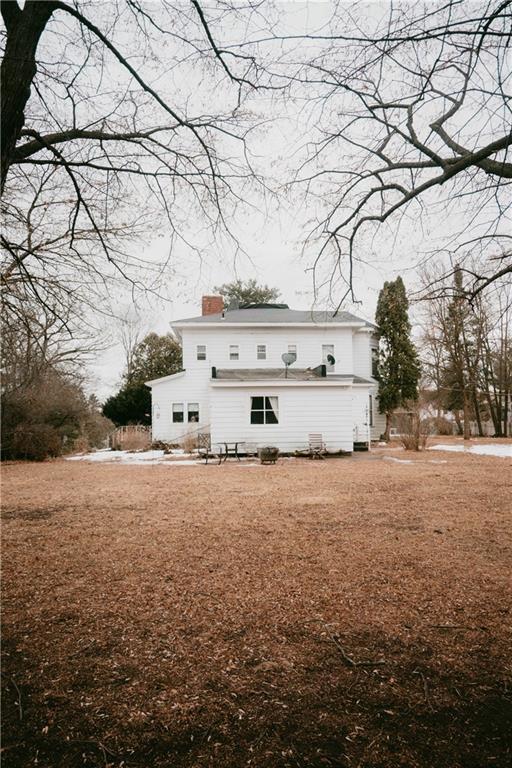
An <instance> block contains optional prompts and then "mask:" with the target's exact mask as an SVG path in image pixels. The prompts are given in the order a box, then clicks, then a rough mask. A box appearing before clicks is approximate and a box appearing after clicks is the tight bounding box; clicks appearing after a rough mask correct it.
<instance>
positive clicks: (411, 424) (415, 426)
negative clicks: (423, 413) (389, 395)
mask: <svg viewBox="0 0 512 768" xmlns="http://www.w3.org/2000/svg"><path fill="white" fill-rule="evenodd" d="M407 415H408V419H407V421H406V422H404V423H407V424H408V426H407V428H406V429H404V431H403V432H402V433H401V434H400V435H399V440H400V442H401V443H402V445H403V447H404V448H405V450H406V451H421V450H423V449H424V448H425V445H426V444H427V431H426V429H425V423H424V422H422V421H421V419H420V417H419V414H418V412H415V413H410V414H407Z"/></svg>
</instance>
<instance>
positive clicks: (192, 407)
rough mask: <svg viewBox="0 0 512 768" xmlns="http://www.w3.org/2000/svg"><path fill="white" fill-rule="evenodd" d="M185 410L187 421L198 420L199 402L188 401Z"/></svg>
mask: <svg viewBox="0 0 512 768" xmlns="http://www.w3.org/2000/svg"><path fill="white" fill-rule="evenodd" d="M187 412H188V420H189V421H199V403H189V404H188V408H187Z"/></svg>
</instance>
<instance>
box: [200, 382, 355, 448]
mask: <svg viewBox="0 0 512 768" xmlns="http://www.w3.org/2000/svg"><path fill="white" fill-rule="evenodd" d="M253 395H255V396H260V397H261V396H262V395H265V396H269V397H271V396H275V397H278V398H279V424H251V422H250V408H251V396H253ZM351 395H352V393H351V389H350V388H349V387H330V386H327V387H321V386H311V387H308V386H293V387H279V386H277V385H274V386H268V385H266V386H265V385H263V384H262V385H259V384H258V385H257V386H251V387H243V388H231V387H225V388H224V387H219V386H213V387H212V392H211V434H212V443H218V442H223V441H228V442H231V441H240V442H248V443H255V444H256V445H275V446H277V447H278V448H279V449H280V450H281V451H294V450H297V449H302V448H306V447H307V445H308V435H309V433H311V432H321V433H322V435H323V438H324V440H325V442H326V444H327V450H329V451H337V450H345V451H351V450H352V447H353V439H352V399H351Z"/></svg>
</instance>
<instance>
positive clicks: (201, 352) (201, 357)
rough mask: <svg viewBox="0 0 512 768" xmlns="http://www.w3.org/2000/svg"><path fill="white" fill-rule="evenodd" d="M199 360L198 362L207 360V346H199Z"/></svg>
mask: <svg viewBox="0 0 512 768" xmlns="http://www.w3.org/2000/svg"><path fill="white" fill-rule="evenodd" d="M197 359H198V360H206V345H205V344H198V345H197Z"/></svg>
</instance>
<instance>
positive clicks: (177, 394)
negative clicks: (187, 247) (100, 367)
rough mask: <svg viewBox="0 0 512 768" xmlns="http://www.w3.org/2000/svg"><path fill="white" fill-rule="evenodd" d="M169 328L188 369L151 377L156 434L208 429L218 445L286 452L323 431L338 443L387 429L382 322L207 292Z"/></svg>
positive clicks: (344, 445)
mask: <svg viewBox="0 0 512 768" xmlns="http://www.w3.org/2000/svg"><path fill="white" fill-rule="evenodd" d="M172 327H173V330H174V332H175V333H176V335H177V336H179V337H180V338H181V342H182V345H183V366H184V370H183V371H181V372H180V373H175V374H172V375H170V376H164V377H162V378H159V379H155V380H153V381H148V382H146V384H147V386H148V387H151V394H152V432H153V440H162V441H166V442H179V441H180V439H182V438H183V437H185V436H186V435H187V434H190V433H192V432H194V431H196V432H209V433H210V434H211V441H212V443H213V444H214V443H222V442H225V441H229V442H235V441H238V442H246V443H251V444H253V445H274V446H277V447H278V448H280V449H281V451H285V452H287V451H294V450H297V449H302V448H304V447H305V446H307V443H308V435H309V434H310V433H321V434H322V436H323V439H324V441H325V443H326V447H327V450H328V451H332V452H335V451H339V450H345V451H352V450H353V448H354V444H357V443H363V444H364V443H368V441H369V439H370V438H373V439H374V438H378V437H379V435H380V434H381V432H383V430H384V420H383V417H382V416H380V414H379V413H378V408H377V383H376V381H375V379H374V378H372V356H373V359H374V358H375V355H376V350H377V346H378V340H377V335H376V330H377V329H376V327H375V326H374V325H372V324H371V323H368V322H367V321H365V320H362V319H361V318H359V317H356V316H355V315H352V314H351V313H349V312H340V313H338V314H337V315H336V316H335V317H333V316H332V315H331V314H329V313H327V312H310V311H307V310H293V309H290V308H289V307H288V306H287V305H286V304H258V305H256V304H252V305H248V306H245V307H241V308H239V309H238V308H237V309H224V306H223V301H222V298H221V297H220V296H204V297H203V303H202V315H201V316H200V317H192V318H187V319H184V320H176V321H174V322H173V323H172ZM283 355H284V356H285V357H284V359H283ZM285 361H286V362H287V363H288V365H286V364H285Z"/></svg>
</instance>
